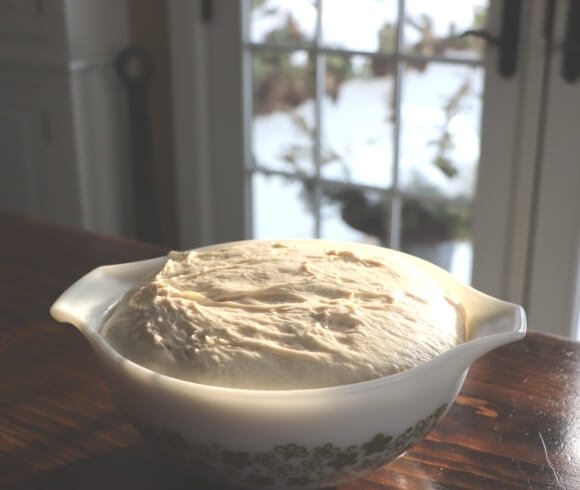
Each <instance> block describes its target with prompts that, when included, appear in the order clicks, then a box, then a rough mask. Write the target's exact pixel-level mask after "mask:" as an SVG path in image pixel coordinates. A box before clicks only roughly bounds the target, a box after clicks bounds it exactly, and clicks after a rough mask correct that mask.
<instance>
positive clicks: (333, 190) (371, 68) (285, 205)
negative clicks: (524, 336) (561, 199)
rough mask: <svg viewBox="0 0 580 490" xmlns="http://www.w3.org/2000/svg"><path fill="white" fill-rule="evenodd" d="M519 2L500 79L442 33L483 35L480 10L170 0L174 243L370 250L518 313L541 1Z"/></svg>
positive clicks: (487, 58) (539, 82) (525, 278)
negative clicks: (368, 245)
mask: <svg viewBox="0 0 580 490" xmlns="http://www.w3.org/2000/svg"><path fill="white" fill-rule="evenodd" d="M516 3H517V2H516ZM522 3H523V5H522V9H521V10H522V11H521V12H520V16H521V17H520V19H521V21H520V26H521V33H520V36H519V44H518V56H517V60H518V61H517V67H516V69H515V73H514V74H513V75H512V76H510V77H508V78H505V77H503V76H502V75H501V74H499V73H498V69H497V66H498V62H499V60H498V50H497V48H496V47H494V46H491V45H489V44H486V43H485V42H484V41H483V40H482V39H479V38H473V37H468V38H458V36H457V35H458V34H459V33H460V32H462V31H464V30H467V29H474V28H481V27H484V25H483V24H484V23H485V24H486V25H487V29H488V31H489V32H490V33H491V34H493V35H495V36H496V37H497V36H498V35H499V33H500V29H501V25H502V15H503V13H504V9H503V4H502V2H498V1H494V0H492V1H491V2H488V1H487V0H473V1H471V2H466V1H463V0H457V1H453V0H449V1H447V2H429V1H418V0H401V1H394V0H392V1H386V0H384V1H366V2H338V1H336V0H332V1H329V0H319V1H309V0H303V1H297V0H294V1H292V2H289V1H283V0H278V1H275V0H264V1H254V2H249V1H248V2H241V3H238V2H225V1H215V0H214V2H212V3H211V6H212V8H211V11H210V12H209V15H208V13H207V10H206V11H205V12H204V9H203V7H204V6H207V2H188V1H182V0H173V1H172V3H171V8H172V12H171V14H172V15H171V22H172V37H173V39H172V41H173V64H174V89H175V96H176V98H175V107H174V109H175V115H176V130H177V147H176V150H177V157H178V166H179V176H180V177H179V186H180V192H179V193H178V198H179V200H180V209H181V216H182V220H181V232H182V233H181V236H182V246H183V247H190V246H195V245H200V244H203V243H209V242H219V241H226V240H232V239H239V238H244V237H322V238H330V239H346V240H361V241H367V242H374V243H380V244H384V245H388V246H392V247H395V248H401V249H403V250H405V251H408V252H410V253H414V254H417V255H421V256H423V257H425V258H427V259H429V260H433V261H435V262H436V263H438V264H440V265H442V266H443V267H446V268H448V269H449V270H451V271H452V272H453V273H455V274H456V275H458V276H459V277H460V278H461V279H463V280H465V281H468V282H469V281H471V282H472V283H473V284H474V285H475V286H476V287H480V288H482V289H484V290H486V291H488V292H489V293H491V294H494V295H497V296H501V297H505V298H507V299H511V300H515V301H518V302H524V301H525V300H526V294H528V295H529V291H532V292H533V291H535V290H534V288H533V287H531V285H530V284H531V283H532V282H533V281H534V278H533V274H530V271H529V266H530V263H532V262H534V260H536V259H534V258H533V257H532V255H534V256H537V255H538V254H539V252H538V251H537V250H534V251H531V249H530V247H529V234H530V233H532V231H535V232H536V233H540V232H541V229H542V226H541V225H540V221H537V220H536V214H535V213H534V210H535V209H539V208H541V207H542V206H541V204H540V205H538V203H539V202H541V201H540V200H538V199H539V198H538V193H537V192H535V190H537V187H538V185H535V184H534V182H535V180H534V179H535V176H536V175H537V171H536V170H537V165H536V164H535V162H536V161H537V158H536V157H537V155H539V152H538V150H539V149H538V147H537V145H536V144H535V142H534V141H535V140H537V135H538V129H539V128H540V129H541V127H542V126H541V125H540V120H541V115H542V110H541V108H542V100H544V99H542V87H543V86H544V76H543V73H544V71H543V66H544V59H545V56H544V48H545V39H544V38H543V37H542V27H543V21H544V18H545V8H546V5H547V4H548V3H550V2H543V1H538V2H522ZM192 60H193V62H192V63H190V62H189V61H192ZM556 119H557V117H556ZM531 142H534V144H530V143H531ZM480 149H481V151H480ZM542 182H543V181H542ZM540 187H541V186H540ZM192 188H193V189H194V192H192ZM538 206H539V207H538ZM542 209H543V208H542ZM546 213H547V214H548V215H550V210H546ZM536 221H537V222H536ZM546 233H547V232H546ZM550 233H551V232H550ZM536 242H537V243H538V244H540V243H541V240H536ZM569 258H570V259H572V257H569ZM573 260H574V262H573V263H568V264H567V265H568V266H573V268H574V269H575V264H576V257H574V258H573ZM538 267H539V266H536V269H537V268H538ZM472 271H473V273H472ZM574 280H575V277H574ZM532 296H533V294H532ZM570 297H574V294H572V293H571V294H570ZM530 301H532V299H531V297H530ZM534 301H539V300H534ZM528 309H529V310H530V313H531V315H530V325H531V327H532V328H535V329H539V330H546V331H554V332H556V331H559V332H560V333H568V334H570V333H571V327H570V325H571V323H570V321H568V323H567V324H566V325H565V326H564V327H562V326H561V325H560V326H559V327H558V328H555V327H554V326H553V325H552V324H549V323H547V322H542V321H541V320H536V319H535V314H534V311H535V307H531V308H530V307H529V308H528ZM538 318H540V317H538ZM566 328H568V331H567V332H564V330H566Z"/></svg>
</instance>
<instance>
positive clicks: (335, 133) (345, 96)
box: [321, 55, 396, 187]
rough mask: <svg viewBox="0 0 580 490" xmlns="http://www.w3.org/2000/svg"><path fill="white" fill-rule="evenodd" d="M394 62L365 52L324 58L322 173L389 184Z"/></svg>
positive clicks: (376, 184)
mask: <svg viewBox="0 0 580 490" xmlns="http://www.w3.org/2000/svg"><path fill="white" fill-rule="evenodd" d="M395 66H396V65H395V63H392V62H390V61H387V60H384V59H378V58H372V57H370V56H347V55H328V56H327V57H326V95H325V97H324V99H323V101H322V168H321V174H322V175H323V176H324V177H326V178H329V179H337V180H345V181H350V182H356V183H361V184H368V185H375V186H382V187H387V186H390V185H391V175H392V170H391V169H392V157H393V127H392V117H393V78H394V72H395Z"/></svg>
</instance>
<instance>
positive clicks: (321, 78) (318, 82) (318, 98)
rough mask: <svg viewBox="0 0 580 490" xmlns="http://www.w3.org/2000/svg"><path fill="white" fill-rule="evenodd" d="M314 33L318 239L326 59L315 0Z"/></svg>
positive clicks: (319, 5)
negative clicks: (322, 47)
mask: <svg viewBox="0 0 580 490" xmlns="http://www.w3.org/2000/svg"><path fill="white" fill-rule="evenodd" d="M316 12H317V16H316V33H315V39H314V67H315V68H314V69H315V72H314V142H313V144H314V148H313V150H314V155H313V157H314V169H315V170H314V172H315V173H314V236H315V237H316V238H320V232H321V215H320V214H321V213H320V207H321V204H322V184H321V181H320V174H321V165H322V98H323V97H324V90H325V86H324V83H325V77H326V66H325V63H326V58H325V55H324V53H322V52H321V51H320V45H321V41H322V0H316Z"/></svg>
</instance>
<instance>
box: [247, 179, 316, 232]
mask: <svg viewBox="0 0 580 490" xmlns="http://www.w3.org/2000/svg"><path fill="white" fill-rule="evenodd" d="M309 191H310V189H309V188H308V187H307V186H306V184H305V183H304V182H303V181H300V180H294V179H289V178H286V177H281V176H279V175H266V174H263V173H260V172H256V173H255V174H254V175H253V176H252V195H253V199H252V205H253V209H252V220H253V226H254V229H253V236H254V238H312V237H313V233H314V214H313V212H312V207H313V204H312V197H313V193H312V192H309Z"/></svg>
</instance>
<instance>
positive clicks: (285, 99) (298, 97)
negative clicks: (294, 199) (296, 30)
mask: <svg viewBox="0 0 580 490" xmlns="http://www.w3.org/2000/svg"><path fill="white" fill-rule="evenodd" d="M252 61H253V106H254V119H253V124H252V154H253V158H254V163H255V164H256V165H259V166H263V167H267V168H269V169H275V170H283V171H287V172H292V173H296V174H298V175H301V176H303V175H306V174H312V173H313V172H314V160H313V159H314V154H313V138H314V102H313V96H314V68H313V67H314V61H313V59H312V57H311V56H310V55H308V53H307V52H306V51H261V50H260V51H257V52H255V53H254V55H253V59H252Z"/></svg>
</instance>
